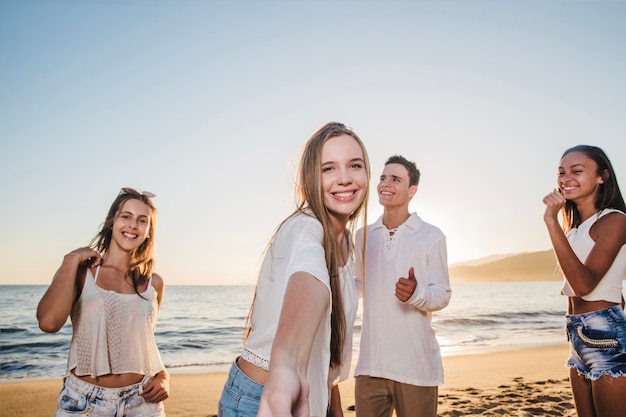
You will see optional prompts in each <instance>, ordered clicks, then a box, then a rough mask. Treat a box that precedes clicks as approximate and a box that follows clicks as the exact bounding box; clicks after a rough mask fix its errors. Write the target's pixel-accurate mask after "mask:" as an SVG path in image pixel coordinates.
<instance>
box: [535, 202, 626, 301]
mask: <svg viewBox="0 0 626 417" xmlns="http://www.w3.org/2000/svg"><path fill="white" fill-rule="evenodd" d="M543 201H544V203H545V204H546V211H545V214H544V222H545V223H546V227H547V228H548V233H549V235H550V240H551V242H552V247H553V249H554V253H555V255H556V257H557V259H558V261H559V265H560V267H561V270H562V271H563V274H564V275H565V277H567V281H568V282H569V285H570V286H571V287H572V289H573V290H574V293H575V294H576V296H577V297H582V296H585V295H587V294H589V293H590V292H591V291H593V289H594V288H595V287H596V286H597V285H598V283H599V282H600V280H601V279H602V277H603V276H604V275H605V274H606V272H607V271H608V270H609V268H610V267H611V265H612V264H613V261H614V260H615V257H616V256H617V254H618V252H619V251H620V249H621V247H622V246H623V245H624V244H626V216H624V215H622V214H619V213H609V214H607V215H606V216H604V217H602V218H600V220H598V221H597V222H596V224H595V225H594V226H593V231H592V237H593V239H594V240H595V244H594V246H593V248H592V249H591V252H590V253H589V256H588V257H587V259H586V260H585V263H582V262H581V261H580V259H578V257H577V256H576V254H575V253H574V251H573V250H572V247H571V246H570V244H569V242H568V241H567V238H566V236H565V234H564V233H563V230H562V229H561V227H560V225H559V222H558V219H557V215H558V211H559V210H560V209H561V207H563V205H564V204H565V198H563V196H561V194H560V193H559V192H558V191H556V190H555V191H553V192H552V193H550V194H548V195H547V196H546V197H545V198H544V200H543Z"/></svg>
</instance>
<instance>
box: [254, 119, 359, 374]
mask: <svg viewBox="0 0 626 417" xmlns="http://www.w3.org/2000/svg"><path fill="white" fill-rule="evenodd" d="M341 135H349V136H351V137H353V138H354V139H355V140H356V141H357V143H358V144H359V146H360V147H361V150H362V151H363V159H364V162H365V172H366V174H367V187H366V188H365V197H364V198H363V201H362V202H361V204H360V205H359V207H358V208H357V209H356V210H355V211H354V212H353V213H352V214H351V215H350V217H349V220H348V225H347V226H348V230H346V231H345V232H344V233H345V234H346V238H347V239H346V241H347V242H350V243H349V251H350V254H351V255H353V254H354V247H353V245H352V244H351V242H352V238H351V236H352V235H353V234H354V232H355V230H356V229H357V225H356V224H355V223H356V220H357V219H359V218H360V219H362V225H367V200H368V197H369V182H370V172H371V171H370V163H369V158H368V156H367V151H366V149H365V146H364V145H363V142H362V141H361V139H360V138H359V137H358V136H357V135H356V133H354V132H353V131H352V129H350V128H348V127H346V126H345V125H344V124H343V123H338V122H329V123H326V124H325V125H323V126H321V127H320V128H319V129H317V130H316V131H315V132H314V133H313V135H312V136H311V137H310V138H309V139H308V140H307V142H306V143H305V144H304V146H303V149H302V155H301V159H300V164H299V168H298V175H297V179H296V190H295V196H296V208H295V210H294V211H293V213H291V214H290V215H289V216H288V217H287V218H286V219H285V220H283V221H282V222H281V223H280V225H279V226H278V227H277V228H276V230H275V232H274V235H273V237H272V239H271V240H270V243H269V244H268V246H267V248H266V251H267V250H268V248H269V246H270V245H271V243H272V241H273V239H274V237H275V236H276V233H277V232H278V230H279V229H280V228H281V226H282V225H283V224H284V223H285V222H286V221H287V220H289V219H290V218H291V217H293V216H294V215H296V214H298V213H306V214H308V215H313V216H314V217H315V218H316V219H317V220H319V222H320V223H321V224H322V228H323V230H324V238H323V243H322V246H323V248H324V253H325V256H326V267H327V268H328V274H329V276H330V290H331V294H332V304H331V337H330V366H332V367H335V366H338V365H340V364H341V357H342V351H343V346H344V343H345V334H346V329H345V326H346V320H345V312H344V305H343V301H342V294H341V282H340V280H339V279H338V278H339V268H340V266H341V265H342V264H343V262H342V260H343V258H342V251H341V248H340V247H339V246H338V244H337V239H336V238H337V236H336V235H335V229H334V228H333V226H332V222H331V217H330V213H329V211H328V208H327V207H326V205H325V204H324V195H323V188H322V175H321V166H322V156H321V155H322V148H323V146H324V144H325V143H326V141H328V140H329V139H331V138H333V137H336V136H341ZM363 250H365V245H363ZM254 298H255V299H254V301H253V302H252V306H251V308H250V313H249V314H248V319H247V323H246V338H247V337H248V336H249V335H250V333H251V332H252V328H251V317H252V311H253V308H254V302H255V301H256V294H255V297H254Z"/></svg>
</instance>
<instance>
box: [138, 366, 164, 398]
mask: <svg viewBox="0 0 626 417" xmlns="http://www.w3.org/2000/svg"><path fill="white" fill-rule="evenodd" d="M141 396H142V397H143V398H144V399H145V400H146V401H149V402H151V403H158V402H161V401H165V400H167V399H168V398H169V396H170V376H169V374H168V373H167V372H159V373H158V374H156V375H155V377H154V378H152V381H150V382H149V383H148V385H146V386H145V387H144V388H143V392H142V393H141Z"/></svg>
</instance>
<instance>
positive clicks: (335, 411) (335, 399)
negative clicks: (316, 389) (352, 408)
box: [326, 385, 343, 417]
mask: <svg viewBox="0 0 626 417" xmlns="http://www.w3.org/2000/svg"><path fill="white" fill-rule="evenodd" d="M326 417H343V409H342V408H341V394H340V393H339V385H333V388H332V390H331V392H330V406H329V407H328V413H327V414H326Z"/></svg>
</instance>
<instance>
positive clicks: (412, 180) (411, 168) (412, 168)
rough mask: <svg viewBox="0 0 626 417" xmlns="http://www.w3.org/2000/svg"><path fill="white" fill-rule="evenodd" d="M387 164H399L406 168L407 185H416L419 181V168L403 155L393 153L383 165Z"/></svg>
mask: <svg viewBox="0 0 626 417" xmlns="http://www.w3.org/2000/svg"><path fill="white" fill-rule="evenodd" d="M389 164H400V165H402V166H403V167H405V168H406V170H407V171H408V173H409V186H411V185H417V184H419V182H420V170H419V169H417V166H416V165H415V162H413V161H409V160H408V159H406V158H405V157H404V156H401V155H393V156H390V157H389V159H387V161H386V162H385V166H387V165H389Z"/></svg>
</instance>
